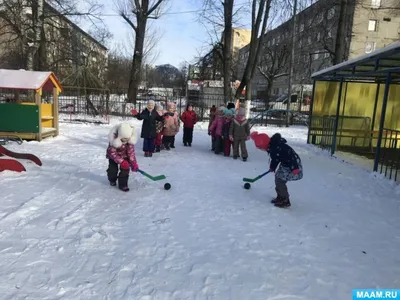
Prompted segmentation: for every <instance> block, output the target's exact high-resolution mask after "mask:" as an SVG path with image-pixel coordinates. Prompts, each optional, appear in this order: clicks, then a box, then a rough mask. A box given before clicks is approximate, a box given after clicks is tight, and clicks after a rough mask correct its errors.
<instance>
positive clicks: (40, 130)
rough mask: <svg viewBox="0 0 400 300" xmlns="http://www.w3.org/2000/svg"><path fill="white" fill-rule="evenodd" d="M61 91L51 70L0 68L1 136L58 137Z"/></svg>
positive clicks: (29, 138)
mask: <svg viewBox="0 0 400 300" xmlns="http://www.w3.org/2000/svg"><path fill="white" fill-rule="evenodd" d="M61 91H62V86H61V84H60V82H59V81H58V79H57V78H56V76H55V75H54V73H52V72H39V71H25V70H6V69H0V94H1V96H2V97H1V99H0V137H19V138H21V139H25V140H37V141H41V140H42V139H43V138H46V137H49V136H57V135H58V128H59V122H58V95H59V94H60V93H61Z"/></svg>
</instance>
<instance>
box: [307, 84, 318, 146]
mask: <svg viewBox="0 0 400 300" xmlns="http://www.w3.org/2000/svg"><path fill="white" fill-rule="evenodd" d="M316 84H317V82H316V80H314V81H313V87H312V93H311V103H310V111H309V112H308V134H307V144H309V143H310V133H311V124H312V113H313V106H314V99H315V98H314V95H315V86H316Z"/></svg>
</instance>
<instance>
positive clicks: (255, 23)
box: [235, 0, 271, 100]
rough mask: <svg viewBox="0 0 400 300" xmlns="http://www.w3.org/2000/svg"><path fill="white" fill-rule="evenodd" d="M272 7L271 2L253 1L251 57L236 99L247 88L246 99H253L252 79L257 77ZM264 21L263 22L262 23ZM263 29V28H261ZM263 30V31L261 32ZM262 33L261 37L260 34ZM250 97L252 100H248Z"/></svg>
mask: <svg viewBox="0 0 400 300" xmlns="http://www.w3.org/2000/svg"><path fill="white" fill-rule="evenodd" d="M257 3H259V4H258V11H257V16H256V5H257ZM270 7H271V0H260V1H259V2H258V1H257V0H253V3H252V26H251V39H250V46H249V48H250V49H249V56H248V59H247V63H246V68H245V70H244V73H243V77H242V81H241V82H240V85H239V87H238V89H237V90H236V95H235V97H236V98H239V96H240V95H241V93H242V91H243V89H244V87H246V99H247V100H250V99H251V88H249V87H250V85H251V79H252V78H253V77H254V75H255V70H256V67H257V63H258V59H259V56H260V54H261V52H262V49H263V48H264V45H263V42H264V38H265V30H266V27H267V23H268V18H269V11H270ZM261 21H262V22H261ZM260 27H261V28H260ZM260 29H261V30H260ZM259 32H260V36H258V33H259ZM249 95H250V98H247V97H248V96H249Z"/></svg>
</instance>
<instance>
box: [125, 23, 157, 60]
mask: <svg viewBox="0 0 400 300" xmlns="http://www.w3.org/2000/svg"><path fill="white" fill-rule="evenodd" d="M161 36H162V34H161V32H160V31H159V30H158V29H156V28H151V26H148V27H147V28H146V34H145V38H144V46H143V60H142V65H144V64H148V65H153V64H154V63H155V61H156V60H157V58H158V57H159V55H160V51H159V49H158V48H157V44H158V41H159V40H160V38H161ZM126 41H127V42H126V43H125V44H124V45H123V49H124V51H125V53H126V54H127V55H129V56H131V57H132V56H133V53H134V51H135V33H134V32H130V33H129V34H128V37H127V39H126Z"/></svg>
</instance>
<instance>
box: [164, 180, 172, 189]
mask: <svg viewBox="0 0 400 300" xmlns="http://www.w3.org/2000/svg"><path fill="white" fill-rule="evenodd" d="M170 188H171V184H170V183H168V182H167V183H166V184H164V189H166V190H167V191H168V190H169V189H170Z"/></svg>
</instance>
